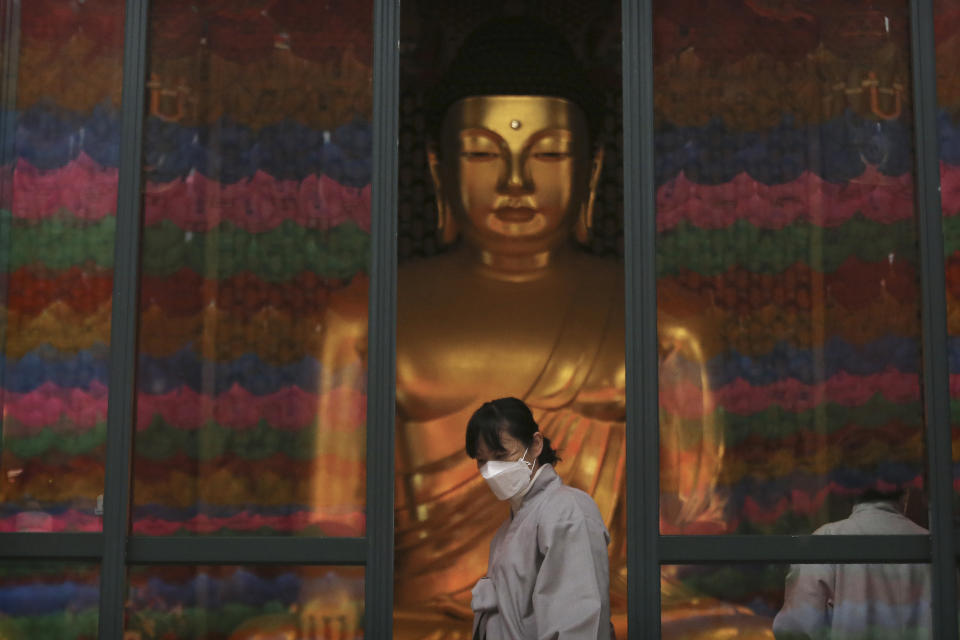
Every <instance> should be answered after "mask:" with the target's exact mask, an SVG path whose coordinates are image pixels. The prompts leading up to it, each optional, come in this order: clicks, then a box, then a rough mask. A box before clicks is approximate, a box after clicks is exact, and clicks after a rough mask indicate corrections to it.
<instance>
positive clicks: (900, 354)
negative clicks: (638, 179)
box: [655, 0, 925, 534]
mask: <svg viewBox="0 0 960 640" xmlns="http://www.w3.org/2000/svg"><path fill="white" fill-rule="evenodd" d="M655 12H656V37H655V64H656V80H655V82H656V86H655V90H656V93H655V102H656V116H657V119H656V123H655V128H656V167H655V169H656V180H657V185H658V186H657V228H658V232H659V235H658V239H657V265H658V324H659V336H660V348H661V361H660V415H661V424H660V433H661V462H662V468H661V476H660V477H661V504H662V507H661V531H662V532H663V533H670V534H679V533H691V534H692V533H742V534H747V533H809V532H811V531H813V530H814V529H816V528H817V526H818V525H820V524H823V523H825V522H828V521H830V520H836V519H838V518H840V517H844V516H845V515H846V514H847V513H849V510H850V506H851V504H852V502H853V501H854V499H855V497H856V496H858V495H860V494H862V493H864V492H865V491H868V490H874V491H877V492H881V493H891V492H900V491H908V492H909V491H916V492H918V493H919V492H920V491H921V490H922V488H923V487H922V478H923V473H922V469H923V461H924V451H923V442H924V440H923V435H924V431H923V411H922V406H921V403H920V383H921V381H920V376H919V371H920V344H919V339H918V338H919V322H918V304H919V300H920V296H919V286H918V285H919V283H918V275H917V274H918V267H917V238H916V231H915V223H914V210H913V179H912V171H913V156H912V153H913V150H912V124H911V123H912V117H913V116H912V113H911V104H910V92H909V87H910V74H909V68H910V67H909V52H910V47H909V41H908V35H909V20H908V18H909V12H908V3H907V2H884V3H876V2H872V1H867V0H864V1H859V0H858V1H851V2H843V3H819V2H818V3H803V4H802V6H801V5H799V4H797V3H756V2H749V1H742V2H714V3H709V5H707V6H701V3H696V2H674V1H670V2H666V1H664V2H657V3H655ZM918 502H919V501H916V500H915V501H914V503H915V504H916V503H918ZM917 513H918V514H920V515H918V516H917V518H918V520H919V521H922V520H923V518H924V516H923V515H922V514H924V513H925V509H924V508H923V507H922V506H921V507H920V508H919V509H918V510H917Z"/></svg>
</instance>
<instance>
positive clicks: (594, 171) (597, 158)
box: [573, 147, 603, 245]
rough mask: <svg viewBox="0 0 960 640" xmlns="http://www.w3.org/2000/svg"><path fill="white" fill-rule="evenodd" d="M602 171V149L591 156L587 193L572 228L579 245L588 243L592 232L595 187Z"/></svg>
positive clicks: (598, 182) (595, 195)
mask: <svg viewBox="0 0 960 640" xmlns="http://www.w3.org/2000/svg"><path fill="white" fill-rule="evenodd" d="M602 169H603V148H602V147H601V148H600V149H597V152H596V153H595V154H594V156H593V167H591V169H590V187H589V192H588V193H587V195H586V197H585V198H584V199H583V204H581V205H580V211H579V213H578V214H577V222H576V223H575V224H574V227H573V235H574V237H575V238H576V239H577V242H579V243H580V244H583V245H585V244H587V243H589V242H590V233H591V232H592V231H593V204H594V201H595V200H596V198H597V186H598V185H599V184H600V172H601V170H602Z"/></svg>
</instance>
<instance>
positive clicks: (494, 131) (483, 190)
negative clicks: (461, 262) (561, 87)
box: [431, 96, 598, 253]
mask: <svg viewBox="0 0 960 640" xmlns="http://www.w3.org/2000/svg"><path fill="white" fill-rule="evenodd" d="M592 161H593V158H591V155H590V143H589V134H588V129H587V122H586V117H585V116H584V114H583V111H582V110H581V109H580V107H578V106H577V105H575V104H573V103H572V102H570V101H568V100H564V99H561V98H551V97H544V96H477V97H470V98H465V99H463V100H460V101H459V102H456V103H454V105H453V106H451V107H450V109H449V110H448V112H447V115H446V117H445V118H444V122H443V127H442V136H441V148H440V155H439V167H438V166H436V165H437V158H436V157H435V156H434V157H432V158H431V164H432V166H433V168H434V177H435V178H436V179H437V181H438V188H439V189H441V197H443V198H444V199H445V200H446V202H447V204H448V206H449V207H450V209H451V211H452V213H453V215H454V217H455V220H456V222H457V224H458V226H459V228H460V231H461V233H463V235H464V236H465V238H466V239H467V241H468V242H471V243H473V244H477V245H480V246H482V247H486V248H491V249H495V250H498V251H504V252H516V253H525V252H530V251H537V250H541V249H549V248H550V247H551V246H554V245H556V244H557V242H559V241H561V240H565V239H566V238H567V237H569V236H570V231H571V228H572V226H573V224H574V222H575V220H576V214H577V212H578V210H580V208H581V205H582V204H583V203H584V202H585V200H586V199H587V198H588V197H589V193H590V183H591V163H592ZM597 168H598V167H597Z"/></svg>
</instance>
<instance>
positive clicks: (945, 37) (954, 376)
mask: <svg viewBox="0 0 960 640" xmlns="http://www.w3.org/2000/svg"><path fill="white" fill-rule="evenodd" d="M933 7H934V28H935V34H936V47H937V48H936V51H937V102H938V106H939V114H938V115H939V117H938V120H937V123H938V125H939V128H940V204H941V206H942V208H943V216H944V217H943V240H944V244H943V253H944V257H945V258H946V263H947V264H946V287H947V291H946V296H947V333H948V342H947V345H948V350H949V351H948V357H949V367H950V414H951V418H952V419H951V424H952V440H953V462H954V472H953V485H954V511H955V512H957V513H960V215H958V214H960V137H958V136H957V134H958V133H960V119H958V116H960V73H958V70H957V67H956V64H954V61H955V60H956V55H957V54H958V53H960V1H958V0H938V1H937V2H934V3H933Z"/></svg>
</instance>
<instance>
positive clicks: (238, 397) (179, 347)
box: [133, 0, 372, 536]
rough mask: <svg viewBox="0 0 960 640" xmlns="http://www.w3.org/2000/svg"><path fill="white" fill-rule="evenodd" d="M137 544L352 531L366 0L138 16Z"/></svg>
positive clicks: (358, 494) (360, 437) (366, 106)
mask: <svg viewBox="0 0 960 640" xmlns="http://www.w3.org/2000/svg"><path fill="white" fill-rule="evenodd" d="M150 11H151V13H150V52H149V53H150V59H149V78H150V81H149V84H148V90H149V105H150V114H149V117H148V118H147V120H146V126H145V132H144V136H145V139H144V146H145V149H144V153H145V160H144V178H145V187H144V189H145V193H144V224H145V227H144V232H143V262H142V274H143V275H142V280H141V285H142V292H141V311H140V357H139V365H138V383H139V396H138V400H137V407H138V416H137V435H136V443H135V451H134V456H135V458H134V487H133V492H134V506H133V530H134V532H135V533H140V534H151V535H165V534H227V533H232V532H235V533H241V532H242V533H257V534H305V535H326V536H360V535H363V533H364V501H365V467H364V459H365V451H364V448H365V388H366V361H365V352H366V304H367V303H366V294H365V290H366V281H367V275H366V271H367V262H368V258H369V231H370V153H371V127H370V119H371V91H372V73H371V66H370V65H371V55H372V54H371V51H372V42H371V29H372V26H371V22H372V16H371V11H372V9H371V3H370V2H359V3H358V2H339V1H337V2H324V3H302V2H294V1H290V2H287V1H281V2H267V1H266V0H262V1H261V0H254V1H247V2H242V3H196V4H195V5H194V4H191V3H187V4H185V3H183V2H179V1H174V0H169V1H166V0H157V1H155V2H152V3H151V6H150Z"/></svg>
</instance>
